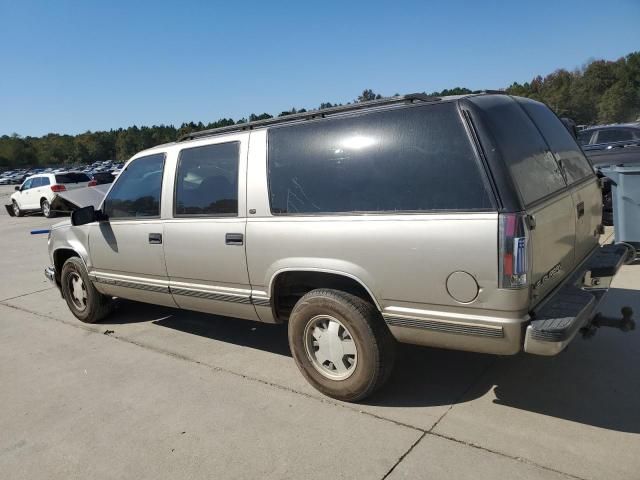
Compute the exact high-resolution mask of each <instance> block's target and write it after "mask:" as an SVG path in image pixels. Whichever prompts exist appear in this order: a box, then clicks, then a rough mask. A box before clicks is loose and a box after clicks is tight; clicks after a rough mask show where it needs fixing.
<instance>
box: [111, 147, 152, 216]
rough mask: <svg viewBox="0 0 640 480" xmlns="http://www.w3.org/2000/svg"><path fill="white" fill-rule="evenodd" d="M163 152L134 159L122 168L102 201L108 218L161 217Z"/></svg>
mask: <svg viewBox="0 0 640 480" xmlns="http://www.w3.org/2000/svg"><path fill="white" fill-rule="evenodd" d="M163 170H164V153H156V154H155V155H148V156H146V157H140V158H137V159H135V160H133V161H132V162H131V163H130V164H129V165H128V166H127V168H125V169H124V170H123V171H122V173H121V174H120V176H119V177H118V180H117V182H116V183H115V184H114V185H113V187H112V188H111V191H110V192H109V195H108V196H107V198H106V199H105V201H104V206H103V209H104V212H105V213H106V214H107V215H108V217H109V218H111V219H127V218H141V217H142V218H149V217H159V216H160V193H161V191H162V172H163Z"/></svg>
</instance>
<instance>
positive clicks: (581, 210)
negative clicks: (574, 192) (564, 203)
mask: <svg viewBox="0 0 640 480" xmlns="http://www.w3.org/2000/svg"><path fill="white" fill-rule="evenodd" d="M576 210H577V211H578V218H580V217H582V216H583V215H584V202H580V203H579V204H578V205H576Z"/></svg>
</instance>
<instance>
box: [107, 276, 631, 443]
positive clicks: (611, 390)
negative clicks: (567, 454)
mask: <svg viewBox="0 0 640 480" xmlns="http://www.w3.org/2000/svg"><path fill="white" fill-rule="evenodd" d="M605 303H606V304H608V305H610V306H611V307H610V308H609V311H606V310H607V308H606V305H605V313H608V314H615V313H616V310H617V306H619V305H632V306H635V307H636V311H640V307H639V303H640V294H639V292H638V291H637V290H625V289H615V288H614V289H611V290H610V291H609V293H608V296H607V301H606V302H605ZM613 306H616V307H615V308H614V307H613ZM131 322H151V323H153V324H154V325H157V326H161V327H165V328H170V329H173V330H177V331H180V332H184V333H187V334H191V335H198V336H201V337H206V338H210V339H214V340H218V341H222V342H228V343H232V344H235V345H239V346H243V347H249V348H253V349H259V350H262V351H266V352H269V353H274V354H277V355H283V356H289V357H290V356H291V355H290V352H289V346H288V341H287V327H286V325H268V324H263V323H257V322H251V321H243V320H230V319H228V318H224V317H218V316H215V315H206V314H201V313H196V312H186V311H181V310H176V309H171V308H164V307H156V306H150V305H144V304H138V303H135V302H129V301H121V305H120V308H118V311H117V312H116V314H115V315H113V316H112V317H110V319H108V320H107V321H105V322H103V323H105V324H124V323H131ZM639 337H640V330H639V329H636V330H634V331H632V332H629V333H623V332H621V331H619V330H616V329H610V328H603V329H600V331H599V332H598V333H597V334H596V335H595V337H594V338H592V339H588V340H585V339H582V338H581V337H579V338H576V339H575V340H574V342H573V343H572V345H571V346H570V348H569V349H568V350H567V351H566V352H564V353H562V354H560V355H558V356H556V357H538V356H533V355H528V354H520V355H516V356H511V357H497V356H493V355H484V354H477V353H470V352H460V351H451V350H440V349H435V348H426V347H417V346H412V345H399V346H398V358H397V362H396V368H395V370H394V372H393V374H392V376H391V379H390V381H389V383H388V384H387V385H386V386H385V387H384V388H383V389H382V390H381V391H380V392H377V393H376V394H374V395H373V396H372V397H371V398H369V399H368V400H367V401H365V402H364V403H365V404H367V405H371V406H378V407H389V408H394V407H401V408H412V407H415V408H419V407H430V406H440V405H452V404H453V405H455V404H458V403H466V402H470V401H474V400H476V399H478V398H480V397H483V396H485V395H490V396H491V397H493V398H492V400H491V401H492V402H493V404H494V405H496V406H497V407H498V408H499V407H500V406H505V407H510V408H516V409H520V410H525V411H529V412H535V413H538V414H541V415H547V416H552V417H556V418H560V419H564V420H569V421H573V422H579V423H582V424H585V425H591V426H594V427H600V428H606V429H610V430H617V431H621V432H630V433H640V409H639V408H638V407H640V343H639V342H638V340H639ZM496 415H497V416H499V415H500V413H499V411H498V412H496Z"/></svg>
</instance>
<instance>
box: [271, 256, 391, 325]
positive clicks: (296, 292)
mask: <svg viewBox="0 0 640 480" xmlns="http://www.w3.org/2000/svg"><path fill="white" fill-rule="evenodd" d="M297 282H299V283H297ZM296 285H299V288H296V289H292V288H291V287H292V286H293V287H295V286H296ZM317 288H334V289H336V290H341V291H346V292H348V293H352V294H354V295H356V296H359V297H360V298H362V299H363V300H366V301H368V302H370V303H371V304H372V305H373V306H374V307H375V308H376V309H377V310H378V311H379V312H381V311H382V307H381V305H380V302H379V301H378V299H377V298H376V296H375V295H374V293H373V291H372V290H371V288H369V286H368V285H367V284H366V283H365V282H363V281H362V280H361V279H360V278H358V277H357V276H356V275H353V274H351V273H347V272H344V271H340V270H331V269H322V268H309V267H300V268H298V267H287V268H282V269H280V270H278V271H276V272H275V273H274V274H273V275H272V277H271V279H270V281H269V287H268V290H267V291H268V292H269V298H270V299H271V307H272V309H273V315H274V318H275V319H276V321H279V322H280V321H284V320H286V319H287V318H288V313H287V307H286V306H283V305H282V301H283V298H284V297H285V296H287V293H289V294H290V295H289V296H290V297H293V298H300V297H302V296H303V295H304V294H306V293H307V292H309V291H311V290H315V289H317ZM289 306H290V305H289Z"/></svg>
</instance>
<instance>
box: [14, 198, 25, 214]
mask: <svg viewBox="0 0 640 480" xmlns="http://www.w3.org/2000/svg"><path fill="white" fill-rule="evenodd" d="M12 203H13V214H14V215H15V216H16V217H22V216H23V215H24V212H23V211H22V210H20V207H19V206H18V202H16V201H15V200H13V201H12Z"/></svg>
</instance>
